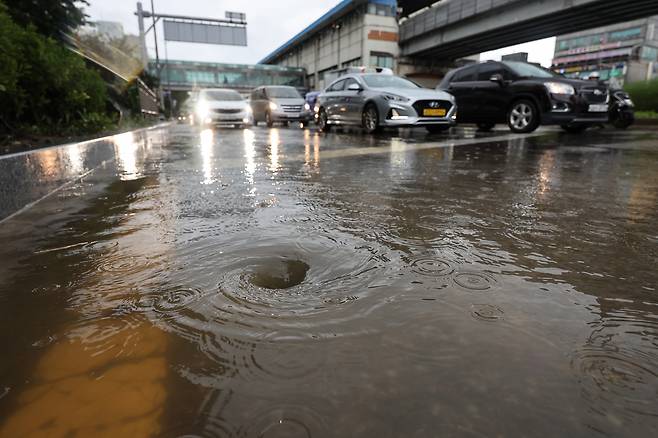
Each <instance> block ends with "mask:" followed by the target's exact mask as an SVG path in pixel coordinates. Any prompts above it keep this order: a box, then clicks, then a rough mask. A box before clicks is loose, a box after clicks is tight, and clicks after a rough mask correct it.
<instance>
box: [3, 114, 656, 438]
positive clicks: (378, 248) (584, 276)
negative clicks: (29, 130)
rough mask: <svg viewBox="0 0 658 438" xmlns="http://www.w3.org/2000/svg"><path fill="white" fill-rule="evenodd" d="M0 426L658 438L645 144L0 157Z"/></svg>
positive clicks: (292, 141) (123, 147) (422, 143)
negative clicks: (656, 437)
mask: <svg viewBox="0 0 658 438" xmlns="http://www.w3.org/2000/svg"><path fill="white" fill-rule="evenodd" d="M0 242H2V245H0V348H1V349H2V360H0V436H2V437H5V436H7V437H10V436H11V437H14V436H47V437H58V436H76V435H78V436H115V437H116V436H164V437H179V436H199V437H215V436H218V437H233V436H236V437H252V436H253V437H277V436H280V437H308V436H312V437H329V436H353V437H375V436H376V437H400V436H408V437H434V436H441V437H449V436H455V437H471V436H542V437H553V436H555V437H564V436H615V437H617V436H628V437H638V436H655V435H656V434H658V404H657V403H656V400H657V399H658V291H657V290H656V288H657V287H658V269H657V266H658V131H649V130H642V129H641V128H637V129H631V130H629V131H615V130H611V129H602V130H593V131H588V132H587V133H585V134H582V135H568V134H564V133H561V132H559V131H557V130H553V129H545V130H540V131H538V132H536V133H533V134H529V135H515V134H511V133H509V132H508V131H507V130H504V129H502V128H501V129H499V130H496V131H494V132H491V133H479V132H476V131H475V130H474V129H472V128H469V127H460V128H457V129H453V131H452V132H451V133H449V134H439V135H429V134H426V133H425V132H424V131H422V130H405V131H400V132H385V133H383V134H379V135H377V136H375V137H371V136H368V135H366V134H364V133H362V132H360V131H358V130H347V131H340V130H339V131H337V132H335V133H331V134H320V133H318V132H316V131H315V130H314V129H306V130H302V129H299V128H297V127H275V128H273V129H267V128H265V127H262V126H260V127H254V128H252V129H247V130H237V129H204V130H202V129H199V128H196V127H190V126H186V125H171V126H164V127H159V128H156V129H151V130H144V131H138V132H134V133H126V134H121V135H118V136H115V137H109V138H107V139H103V140H100V141H98V142H87V143H84V144H72V145H67V146H63V147H55V148H47V149H42V150H38V151H31V152H26V153H18V154H13V155H5V156H3V157H0Z"/></svg>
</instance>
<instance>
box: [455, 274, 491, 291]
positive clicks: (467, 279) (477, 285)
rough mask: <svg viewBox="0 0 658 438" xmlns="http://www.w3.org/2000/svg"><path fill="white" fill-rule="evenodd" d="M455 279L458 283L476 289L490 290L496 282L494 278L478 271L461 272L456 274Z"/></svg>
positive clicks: (466, 287)
mask: <svg viewBox="0 0 658 438" xmlns="http://www.w3.org/2000/svg"><path fill="white" fill-rule="evenodd" d="M453 280H454V282H455V283H457V285H459V286H461V287H463V288H465V289H469V290H474V291H484V290H489V289H491V288H492V287H493V286H494V285H495V284H496V281H495V280H494V279H493V278H491V277H489V276H488V275H485V274H479V273H477V272H461V273H458V274H456V275H455V276H454V277H453Z"/></svg>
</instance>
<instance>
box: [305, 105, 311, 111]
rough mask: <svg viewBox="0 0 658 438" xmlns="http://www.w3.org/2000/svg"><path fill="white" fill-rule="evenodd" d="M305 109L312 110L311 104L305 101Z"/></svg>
mask: <svg viewBox="0 0 658 438" xmlns="http://www.w3.org/2000/svg"><path fill="white" fill-rule="evenodd" d="M304 109H305V110H306V111H311V105H309V104H308V103H305V104H304Z"/></svg>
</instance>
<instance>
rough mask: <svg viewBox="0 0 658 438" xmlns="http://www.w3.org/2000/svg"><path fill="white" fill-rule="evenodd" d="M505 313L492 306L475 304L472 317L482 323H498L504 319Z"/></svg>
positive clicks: (472, 308) (472, 307)
mask: <svg viewBox="0 0 658 438" xmlns="http://www.w3.org/2000/svg"><path fill="white" fill-rule="evenodd" d="M504 314H505V312H503V310H502V309H501V308H500V307H498V306H494V305H492V304H473V305H472V306H471V315H472V316H473V318H475V319H478V320H480V321H490V322H491V321H498V320H500V319H502V318H503V316H504Z"/></svg>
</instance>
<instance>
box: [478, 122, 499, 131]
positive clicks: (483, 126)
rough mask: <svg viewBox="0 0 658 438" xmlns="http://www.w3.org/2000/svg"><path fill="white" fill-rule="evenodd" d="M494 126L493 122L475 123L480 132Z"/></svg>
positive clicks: (489, 129)
mask: <svg viewBox="0 0 658 438" xmlns="http://www.w3.org/2000/svg"><path fill="white" fill-rule="evenodd" d="M495 126H496V124H495V123H478V124H477V127H478V131H481V132H489V131H491V130H492V129H494V127H495Z"/></svg>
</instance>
